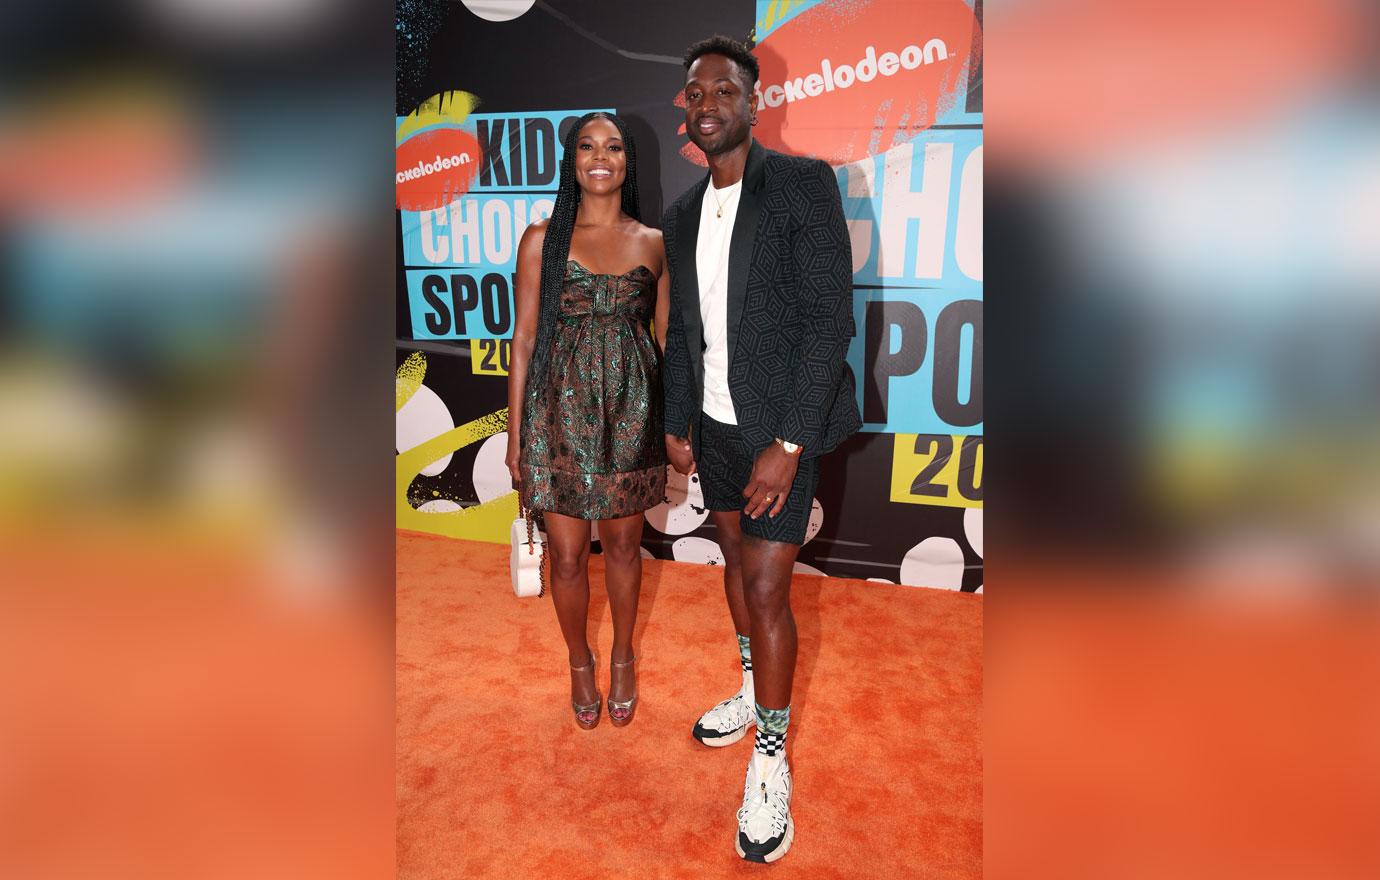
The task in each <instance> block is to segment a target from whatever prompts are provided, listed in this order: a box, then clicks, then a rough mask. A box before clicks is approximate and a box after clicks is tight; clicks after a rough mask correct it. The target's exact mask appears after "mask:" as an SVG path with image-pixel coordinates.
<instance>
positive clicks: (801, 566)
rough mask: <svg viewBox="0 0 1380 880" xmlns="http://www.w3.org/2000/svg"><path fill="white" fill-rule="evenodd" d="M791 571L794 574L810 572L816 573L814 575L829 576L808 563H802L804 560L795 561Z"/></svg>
mask: <svg viewBox="0 0 1380 880" xmlns="http://www.w3.org/2000/svg"><path fill="white" fill-rule="evenodd" d="M791 571H792V573H794V574H812V575H816V576H818V577H828V576H829V575H827V574H825V573H824V572H822V571H820V570H819V569H817V568H815V567H814V566H813V565H808V564H806V563H804V562H797V563H796V564H795V567H794V568H793V569H791Z"/></svg>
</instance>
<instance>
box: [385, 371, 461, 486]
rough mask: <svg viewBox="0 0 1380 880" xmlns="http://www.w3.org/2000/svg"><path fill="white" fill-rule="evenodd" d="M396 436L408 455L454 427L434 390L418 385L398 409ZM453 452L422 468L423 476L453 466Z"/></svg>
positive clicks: (451, 419) (400, 448) (399, 447)
mask: <svg viewBox="0 0 1380 880" xmlns="http://www.w3.org/2000/svg"><path fill="white" fill-rule="evenodd" d="M395 425H396V426H395V428H394V432H395V436H396V443H397V448H398V452H406V451H407V450H409V449H411V448H413V447H414V446H419V445H421V444H422V443H425V442H426V441H428V440H430V439H431V438H433V437H438V436H440V435H441V434H444V433H445V432H447V431H449V430H451V429H452V428H454V427H455V420H454V419H453V418H451V415H450V410H449V409H447V408H446V403H445V401H443V400H442V399H441V397H440V395H438V394H437V393H436V392H435V391H432V390H431V389H430V388H428V387H426V386H425V385H418V386H417V390H416V392H414V393H413V395H412V397H411V398H410V399H409V400H408V401H407V403H404V404H403V405H402V409H400V410H398V415H397V418H396V419H395ZM453 455H454V453H451V452H447V453H446V454H445V455H443V456H441V457H440V458H438V459H436V460H435V461H433V462H431V463H430V464H428V465H427V466H426V467H424V468H422V471H421V472H422V473H423V474H424V475H426V476H428V477H434V476H436V475H437V474H439V473H440V472H441V471H443V470H445V469H446V468H447V467H448V466H449V465H450V460H451V457H452V456H453Z"/></svg>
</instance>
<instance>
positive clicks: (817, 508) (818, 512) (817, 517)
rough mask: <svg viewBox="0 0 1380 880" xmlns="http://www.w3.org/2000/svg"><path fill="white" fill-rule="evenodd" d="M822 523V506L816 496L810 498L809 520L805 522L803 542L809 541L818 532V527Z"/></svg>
mask: <svg viewBox="0 0 1380 880" xmlns="http://www.w3.org/2000/svg"><path fill="white" fill-rule="evenodd" d="M823 525H824V506H823V505H821V504H820V503H819V499H818V498H813V499H811V500H810V521H809V522H808V523H806V524H805V540H804V542H803V543H805V544H808V543H810V541H811V539H813V538H814V536H815V535H818V534H819V530H820V528H821V527H822V526H823Z"/></svg>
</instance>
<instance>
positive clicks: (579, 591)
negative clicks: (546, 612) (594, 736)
mask: <svg viewBox="0 0 1380 880" xmlns="http://www.w3.org/2000/svg"><path fill="white" fill-rule="evenodd" d="M542 516H543V519H545V521H546V555H547V558H548V561H549V562H550V565H551V604H553V605H555V606H556V619H557V620H559V621H560V624H561V635H563V636H565V646H566V649H567V650H568V651H569V652H570V666H571V668H572V670H573V669H575V668H580V667H584V666H587V665H589V660H590V656H591V655H590V650H589V640H588V627H589V521H588V520H583V519H576V518H575V517H573V516H565V515H563V514H559V513H549V512H548V513H545V514H543V515H542ZM570 686H571V691H570V697H571V699H572V700H574V701H575V702H576V703H579V704H580V705H582V706H587V705H589V704H590V703H597V702H598V701H599V688H598V686H597V684H596V681H595V676H594V673H593V672H592V671H590V672H581V673H575V672H572V673H571V676H570Z"/></svg>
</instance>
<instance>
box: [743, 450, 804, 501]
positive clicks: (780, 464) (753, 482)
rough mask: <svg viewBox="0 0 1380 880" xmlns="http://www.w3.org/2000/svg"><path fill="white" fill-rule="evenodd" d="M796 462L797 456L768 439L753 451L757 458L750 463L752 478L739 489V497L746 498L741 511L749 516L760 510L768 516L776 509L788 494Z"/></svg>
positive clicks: (793, 477) (792, 481)
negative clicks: (763, 445)
mask: <svg viewBox="0 0 1380 880" xmlns="http://www.w3.org/2000/svg"><path fill="white" fill-rule="evenodd" d="M799 466H800V456H799V455H792V454H791V453H789V452H787V451H786V450H784V449H782V448H781V444H780V443H772V444H770V445H769V446H767V448H766V449H763V450H762V451H761V452H759V453H757V460H756V461H754V462H753V463H752V479H750V480H748V484H747V488H746V489H744V490H743V497H744V498H746V499H748V503H747V506H746V507H744V508H743V513H746V514H747V515H748V516H750V517H752V518H753V519H757V517H759V516H761V515H762V514H763V513H766V514H767V516H768V517H775V516H776V515H777V514H778V513H780V512H781V510H782V508H784V507H785V506H786V498H787V496H789V495H790V494H791V484H792V483H794V482H795V470H796V468H797V467H799ZM768 511H770V512H768Z"/></svg>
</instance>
